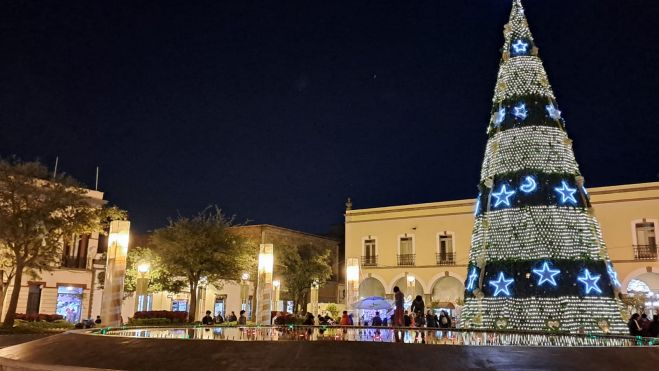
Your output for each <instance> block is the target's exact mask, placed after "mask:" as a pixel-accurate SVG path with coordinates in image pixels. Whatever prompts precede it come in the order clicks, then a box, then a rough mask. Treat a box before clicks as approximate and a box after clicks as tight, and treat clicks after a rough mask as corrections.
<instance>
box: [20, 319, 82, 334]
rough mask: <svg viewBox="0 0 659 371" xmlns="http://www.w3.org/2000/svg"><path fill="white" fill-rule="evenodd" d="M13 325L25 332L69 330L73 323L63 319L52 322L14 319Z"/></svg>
mask: <svg viewBox="0 0 659 371" xmlns="http://www.w3.org/2000/svg"><path fill="white" fill-rule="evenodd" d="M14 327H15V328H17V329H18V330H23V331H25V332H32V331H34V332H40V331H44V330H46V331H47V330H69V329H72V328H73V324H72V323H69V322H67V321H64V320H56V321H53V322H46V321H24V320H16V321H15V322H14Z"/></svg>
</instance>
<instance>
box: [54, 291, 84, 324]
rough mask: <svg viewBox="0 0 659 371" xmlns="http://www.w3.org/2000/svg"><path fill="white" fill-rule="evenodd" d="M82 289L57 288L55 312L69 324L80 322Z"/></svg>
mask: <svg viewBox="0 0 659 371" xmlns="http://www.w3.org/2000/svg"><path fill="white" fill-rule="evenodd" d="M82 291H83V288H82V287H73V286H58V287H57V307H56V309H55V312H56V313H57V314H59V315H61V316H63V317H64V319H65V320H67V321H69V322H71V323H78V322H80V313H81V312H82Z"/></svg>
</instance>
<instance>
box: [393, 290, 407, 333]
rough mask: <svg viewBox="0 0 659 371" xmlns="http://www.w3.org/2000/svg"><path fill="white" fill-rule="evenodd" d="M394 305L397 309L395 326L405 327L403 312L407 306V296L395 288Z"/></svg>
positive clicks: (395, 311)
mask: <svg viewBox="0 0 659 371" xmlns="http://www.w3.org/2000/svg"><path fill="white" fill-rule="evenodd" d="M394 304H395V306H396V309H395V310H394V323H393V325H394V326H403V317H404V316H403V311H404V310H405V309H404V305H405V294H403V292H402V291H400V289H399V288H398V286H395V287H394Z"/></svg>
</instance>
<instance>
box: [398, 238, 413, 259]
mask: <svg viewBox="0 0 659 371" xmlns="http://www.w3.org/2000/svg"><path fill="white" fill-rule="evenodd" d="M413 242H414V241H413V240H412V237H401V238H400V254H401V255H408V254H414V245H413Z"/></svg>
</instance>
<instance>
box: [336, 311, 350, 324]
mask: <svg viewBox="0 0 659 371" xmlns="http://www.w3.org/2000/svg"><path fill="white" fill-rule="evenodd" d="M339 325H340V326H348V325H350V319H349V318H348V311H347V310H344V311H343V315H342V316H341V320H340V321H339Z"/></svg>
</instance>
